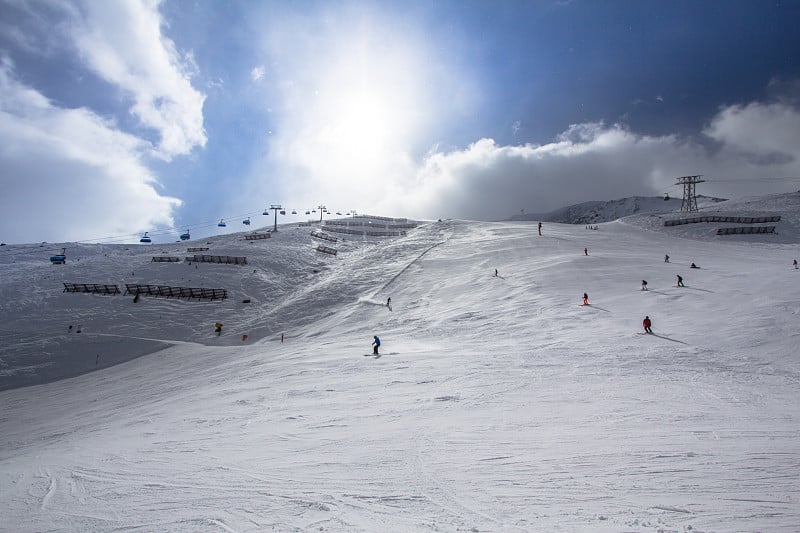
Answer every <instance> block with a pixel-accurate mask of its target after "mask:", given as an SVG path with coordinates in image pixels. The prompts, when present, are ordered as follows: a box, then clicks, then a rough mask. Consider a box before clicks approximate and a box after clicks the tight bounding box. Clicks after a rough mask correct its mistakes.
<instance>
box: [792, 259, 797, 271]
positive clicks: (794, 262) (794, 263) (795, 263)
mask: <svg viewBox="0 0 800 533" xmlns="http://www.w3.org/2000/svg"><path fill="white" fill-rule="evenodd" d="M792 264H793V265H794V269H795V270H797V259H795V260H794V261H792Z"/></svg>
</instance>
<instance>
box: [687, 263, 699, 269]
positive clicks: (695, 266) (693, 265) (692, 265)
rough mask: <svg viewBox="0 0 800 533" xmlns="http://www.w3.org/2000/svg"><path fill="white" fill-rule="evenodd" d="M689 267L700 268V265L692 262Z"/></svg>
mask: <svg viewBox="0 0 800 533" xmlns="http://www.w3.org/2000/svg"><path fill="white" fill-rule="evenodd" d="M689 268H700V267H699V266H697V265H695V264H694V263H692V264H691V265H689Z"/></svg>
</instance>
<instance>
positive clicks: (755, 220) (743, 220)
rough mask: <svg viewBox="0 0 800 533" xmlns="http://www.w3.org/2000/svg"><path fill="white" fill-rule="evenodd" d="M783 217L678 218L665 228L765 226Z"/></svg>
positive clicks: (667, 222) (667, 221) (669, 221)
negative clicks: (727, 224)
mask: <svg viewBox="0 0 800 533" xmlns="http://www.w3.org/2000/svg"><path fill="white" fill-rule="evenodd" d="M780 220H781V217H780V215H778V216H772V217H722V216H703V217H692V218H678V219H675V220H665V221H664V225H665V226H681V225H683V224H697V223H700V222H732V223H734V224H764V223H767V222H780ZM754 233H772V232H763V231H759V232H754Z"/></svg>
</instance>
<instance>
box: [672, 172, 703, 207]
mask: <svg viewBox="0 0 800 533" xmlns="http://www.w3.org/2000/svg"><path fill="white" fill-rule="evenodd" d="M702 177H703V176H702V175H698V176H682V177H680V178H678V183H677V185H683V200H682V201H681V211H689V212H692V211H698V209H697V184H698V183H703V182H704V181H706V180H704V179H702Z"/></svg>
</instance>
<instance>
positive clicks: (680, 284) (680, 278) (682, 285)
mask: <svg viewBox="0 0 800 533" xmlns="http://www.w3.org/2000/svg"><path fill="white" fill-rule="evenodd" d="M685 286H686V285H684V284H683V278H682V277H681V275H680V274H678V287H685Z"/></svg>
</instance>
